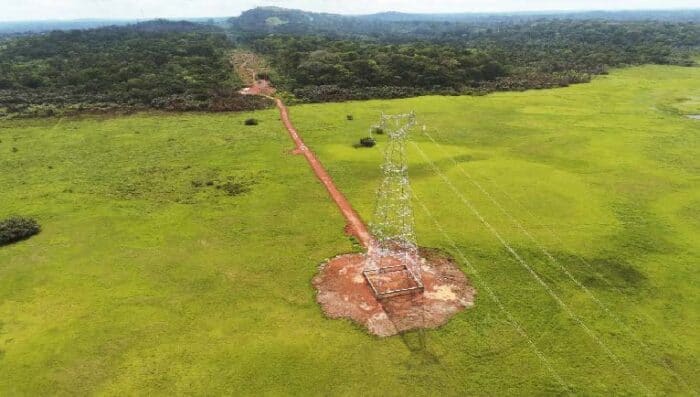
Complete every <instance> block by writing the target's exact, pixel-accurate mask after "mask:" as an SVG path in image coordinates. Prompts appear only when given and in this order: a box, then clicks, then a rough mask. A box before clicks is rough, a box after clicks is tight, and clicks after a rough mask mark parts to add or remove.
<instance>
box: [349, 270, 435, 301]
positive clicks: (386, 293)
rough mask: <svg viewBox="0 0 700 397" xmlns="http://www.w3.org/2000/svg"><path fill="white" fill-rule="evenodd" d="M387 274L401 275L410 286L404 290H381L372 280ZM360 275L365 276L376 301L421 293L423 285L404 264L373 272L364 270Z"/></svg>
mask: <svg viewBox="0 0 700 397" xmlns="http://www.w3.org/2000/svg"><path fill="white" fill-rule="evenodd" d="M387 273H390V274H392V273H394V274H397V273H402V274H404V277H405V279H406V280H408V282H409V283H410V284H412V285H411V286H409V287H405V288H393V289H386V290H383V289H382V288H381V286H379V285H378V284H379V283H377V282H376V280H373V278H374V279H376V278H377V277H378V276H380V275H382V274H387ZM362 275H363V276H365V279H366V280H367V283H368V284H369V286H370V288H372V292H374V296H376V297H377V299H384V298H390V297H392V296H398V295H404V294H410V293H413V292H423V283H422V282H421V281H420V280H419V279H418V278H416V276H415V275H414V274H413V272H411V271H410V270H409V269H408V267H407V266H406V265H405V264H401V265H395V266H387V267H383V268H379V269H373V270H365V271H363V272H362ZM372 276H374V277H372Z"/></svg>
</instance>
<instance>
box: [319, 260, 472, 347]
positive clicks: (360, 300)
mask: <svg viewBox="0 0 700 397" xmlns="http://www.w3.org/2000/svg"><path fill="white" fill-rule="evenodd" d="M420 254H421V257H422V263H421V270H422V274H421V277H422V281H423V285H424V290H423V291H422V292H414V293H412V294H406V295H399V296H394V297H390V298H384V299H381V300H378V299H377V298H376V297H375V296H374V294H373V293H372V290H371V289H370V286H369V284H368V283H367V281H366V280H365V278H364V276H363V275H362V270H363V267H364V262H365V259H366V254H346V255H340V256H337V257H335V258H333V259H330V260H328V261H327V262H325V263H323V264H322V265H321V266H320V271H319V273H318V275H316V277H314V279H313V285H314V287H315V288H316V291H317V295H316V300H317V301H318V303H319V304H320V305H321V308H322V309H323V312H324V313H325V314H326V316H328V317H330V318H347V319H350V320H352V321H354V322H356V323H357V324H360V325H362V326H364V327H365V328H367V330H368V331H369V332H370V333H372V334H374V335H377V336H391V335H396V334H398V333H401V332H405V331H409V330H413V329H418V328H437V327H439V326H441V325H444V324H445V323H447V322H448V321H449V319H450V318H451V317H452V316H454V315H455V314H456V313H458V312H460V311H462V310H464V309H465V308H469V307H472V306H473V305H474V295H475V293H476V291H475V290H474V288H473V287H472V286H471V285H470V283H469V281H468V280H467V278H466V277H465V275H464V273H462V271H461V270H460V269H459V268H458V267H457V265H456V264H455V262H454V261H453V260H452V259H451V258H449V257H448V256H447V255H446V254H444V253H441V252H439V251H437V250H430V249H421V250H420Z"/></svg>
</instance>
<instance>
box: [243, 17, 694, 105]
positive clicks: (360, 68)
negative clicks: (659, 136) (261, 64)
mask: <svg viewBox="0 0 700 397" xmlns="http://www.w3.org/2000/svg"><path fill="white" fill-rule="evenodd" d="M692 15H695V14H690V16H688V15H686V14H681V16H684V17H683V18H680V17H679V20H678V21H673V22H657V21H628V22H619V21H611V20H606V19H596V20H588V19H577V18H575V19H562V18H555V17H551V18H548V19H542V18H541V17H539V18H535V17H532V16H512V17H504V16H500V17H495V16H494V17H491V18H487V17H484V18H483V19H474V20H470V21H469V23H466V22H463V21H453V22H445V21H442V22H440V21H434V20H418V21H410V20H406V17H404V18H399V17H398V16H397V15H388V16H385V17H383V18H380V17H376V18H371V17H346V16H340V15H331V14H312V13H304V12H302V11H296V10H284V9H278V8H259V9H255V10H251V11H248V12H246V13H244V14H243V15H241V17H239V18H235V19H233V20H232V22H231V23H232V24H233V26H234V28H235V29H238V30H240V31H242V32H245V33H244V34H243V38H242V40H244V41H246V42H248V43H249V44H250V45H251V46H252V47H253V48H254V49H255V50H256V51H258V52H260V53H262V54H264V55H265V56H267V57H268V58H269V60H270V61H271V63H272V65H273V66H274V67H275V68H276V70H277V71H278V73H279V74H280V76H278V79H277V81H278V83H281V84H282V86H283V87H284V88H286V89H287V90H290V91H292V92H294V93H295V94H296V96H297V97H299V98H300V99H302V100H307V101H328V100H331V101H337V100H343V99H351V98H354V99H365V98H374V97H384V98H391V97H402V96H412V95H416V94H425V93H470V92H471V93H479V92H488V91H493V90H522V89H527V88H547V87H557V86H566V85H568V84H571V83H579V82H586V81H589V80H590V78H591V75H594V74H600V73H605V72H606V70H607V68H608V67H611V66H621V65H636V64H648V63H655V64H674V65H686V66H687V65H691V64H692V63H693V61H692V58H691V56H692V53H693V51H694V50H697V49H698V48H700V24H698V23H697V22H698V21H695V20H693V17H692ZM419 17H420V16H416V18H419ZM688 19H690V21H688ZM699 20H700V18H699ZM270 33H274V34H270Z"/></svg>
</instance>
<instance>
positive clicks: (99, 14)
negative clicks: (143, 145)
mask: <svg viewBox="0 0 700 397" xmlns="http://www.w3.org/2000/svg"><path fill="white" fill-rule="evenodd" d="M269 5H274V6H279V7H286V8H299V9H303V10H307V11H318V12H332V13H339V14H367V13H374V12H381V11H403V12H424V13H425V12H505V11H548V10H562V11H564V10H565V11H569V10H624V9H674V8H700V0H558V1H555V0H440V1H426V0H371V1H366V0H0V21H28V20H46V19H84V18H102V19H151V18H158V17H160V18H178V17H189V18H194V17H218V16H236V15H238V14H240V13H241V11H244V10H247V9H250V8H254V7H257V6H269Z"/></svg>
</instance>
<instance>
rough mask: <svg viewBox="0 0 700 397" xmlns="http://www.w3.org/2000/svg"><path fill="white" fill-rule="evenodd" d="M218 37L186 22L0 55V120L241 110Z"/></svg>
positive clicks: (76, 37)
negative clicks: (67, 113) (115, 111)
mask: <svg viewBox="0 0 700 397" xmlns="http://www.w3.org/2000/svg"><path fill="white" fill-rule="evenodd" d="M231 48H232V45H231V42H230V41H229V40H228V39H227V37H226V35H225V34H223V33H222V32H221V31H219V30H217V29H215V28H213V27H209V26H202V25H197V24H193V23H189V22H166V21H154V22H148V23H142V24H136V25H131V26H126V27H106V28H100V29H93V30H71V31H54V32H51V33H48V34H45V35H37V36H26V37H20V38H17V39H15V40H12V41H9V42H6V43H5V46H4V48H2V49H0V114H1V113H2V112H7V113H16V112H20V113H27V114H53V113H54V112H55V111H56V110H59V111H60V110H65V109H69V110H83V109H95V108H102V109H104V108H125V107H126V108H145V107H152V108H158V109H173V110H194V109H206V110H240V109H251V108H256V107H261V106H263V105H264V102H263V101H261V100H259V99H254V98H244V97H241V96H239V95H237V94H235V91H236V89H237V88H239V87H240V85H241V83H240V81H238V80H237V79H236V78H235V77H234V74H233V73H231V70H230V69H231V66H230V64H229V62H228V59H227V54H228V51H229V50H231Z"/></svg>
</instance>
